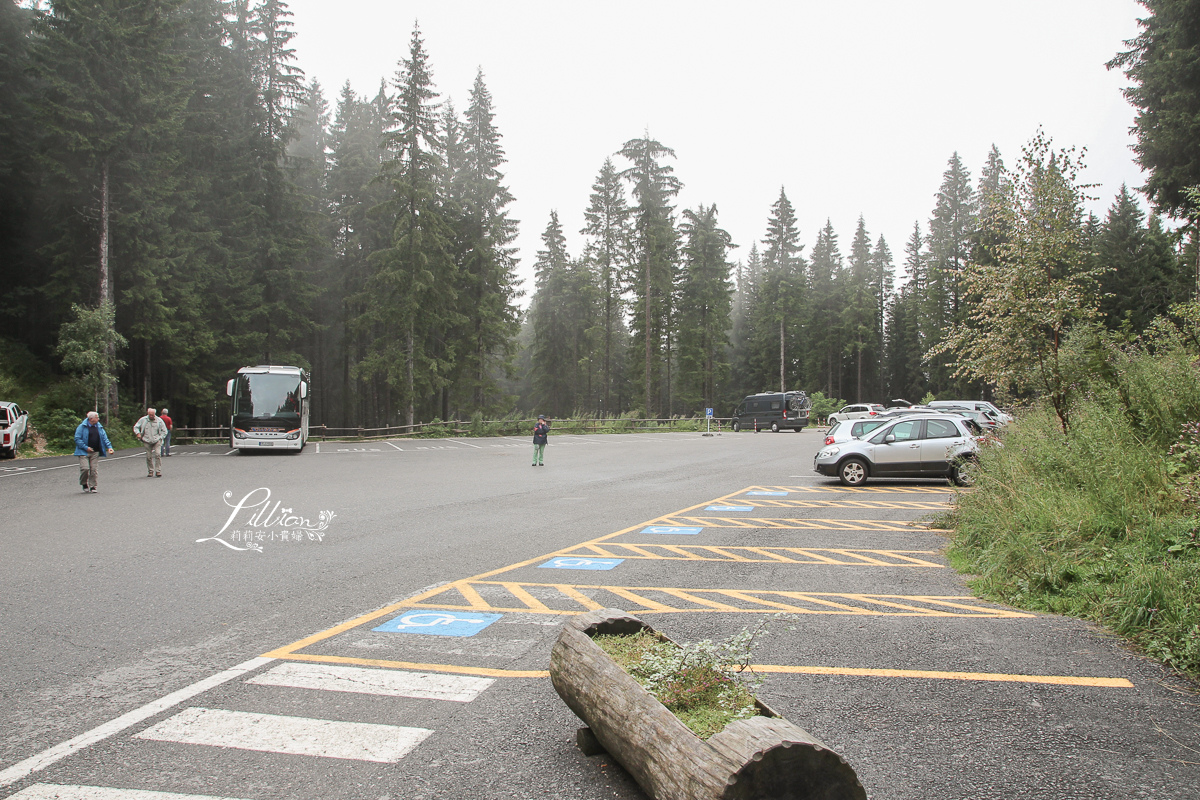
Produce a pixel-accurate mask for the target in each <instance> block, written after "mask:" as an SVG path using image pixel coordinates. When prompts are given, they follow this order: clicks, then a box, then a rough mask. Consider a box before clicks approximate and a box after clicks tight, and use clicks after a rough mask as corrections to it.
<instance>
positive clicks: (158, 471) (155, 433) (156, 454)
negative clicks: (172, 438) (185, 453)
mask: <svg viewBox="0 0 1200 800" xmlns="http://www.w3.org/2000/svg"><path fill="white" fill-rule="evenodd" d="M133 432H134V434H135V435H136V436H137V438H138V441H140V442H141V443H142V446H143V447H145V448H146V477H147V478H161V477H162V453H161V450H160V446H161V445H162V440H163V439H165V438H166V436H167V425H166V423H165V422H163V421H162V418H161V417H159V416H158V412H157V411H155V410H154V409H153V408H147V409H146V416H144V417H142V418H141V419H139V420H138V421H137V423H135V424H134V426H133Z"/></svg>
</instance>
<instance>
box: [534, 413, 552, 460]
mask: <svg viewBox="0 0 1200 800" xmlns="http://www.w3.org/2000/svg"><path fill="white" fill-rule="evenodd" d="M549 433H550V423H549V422H547V421H546V417H545V415H544V414H538V421H537V425H534V426H533V466H535V467H544V466H546V465H545V464H543V463H542V456H543V455H544V454H545V452H546V436H547V434H549Z"/></svg>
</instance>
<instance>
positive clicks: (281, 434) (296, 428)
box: [225, 366, 308, 452]
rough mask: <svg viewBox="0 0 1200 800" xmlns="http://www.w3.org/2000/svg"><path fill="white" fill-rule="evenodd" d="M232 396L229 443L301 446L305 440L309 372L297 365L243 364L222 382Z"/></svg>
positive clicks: (255, 447)
mask: <svg viewBox="0 0 1200 800" xmlns="http://www.w3.org/2000/svg"><path fill="white" fill-rule="evenodd" d="M225 393H226V394H228V395H229V396H230V397H232V398H233V404H232V406H233V408H232V412H233V416H232V420H231V422H230V424H231V427H232V430H231V432H230V434H229V446H230V447H232V448H234V449H241V450H264V449H266V448H271V449H273V450H295V451H297V452H299V451H300V450H303V449H304V445H305V443H306V442H308V375H307V374H306V373H305V372H304V370H302V369H300V367H276V366H258V367H242V368H241V369H239V370H238V374H237V377H236V378H231V379H230V380H229V382H228V383H227V384H226V385H225Z"/></svg>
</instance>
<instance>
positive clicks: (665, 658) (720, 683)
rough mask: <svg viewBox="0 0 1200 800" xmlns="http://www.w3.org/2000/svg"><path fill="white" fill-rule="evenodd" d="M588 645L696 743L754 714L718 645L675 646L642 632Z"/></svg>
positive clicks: (755, 710) (749, 699) (751, 699)
mask: <svg viewBox="0 0 1200 800" xmlns="http://www.w3.org/2000/svg"><path fill="white" fill-rule="evenodd" d="M592 641H594V642H595V643H596V644H597V646H599V647H600V649H601V650H603V651H604V652H605V653H608V655H609V656H610V657H611V658H612V659H613V661H615V662H616V663H617V664H618V665H619V666H620V667H621V668H622V669H624V670H625V671H626V672H628V673H629V674H630V676H631V677H633V679H634V680H636V681H637V682H638V683H640V684H641V685H642V686H643V687H644V688H645V689H646V691H648V692H650V694H652V695H654V697H655V698H657V699H658V701H659V702H660V703H662V704H663V705H664V706H666V707H667V709H668V710H669V711H671V713H673V714H674V715H675V716H676V717H678V718H679V721H680V722H682V723H683V724H684V725H686V726H687V727H688V729H689V730H690V731H691V732H692V733H694V734H696V735H697V736H699V737H700V738H701V739H707V738H709V737H710V736H712V735H713V734H715V733H718V732H719V731H720V730H721V729H722V728H724V727H725V726H726V725H727V724H729V723H730V722H733V721H734V720H738V719H749V718H750V717H753V716H757V714H758V708H757V706H755V703H754V695H753V694H752V693H751V692H750V689H749V688H747V687H746V685H745V684H743V683H742V682H741V681H740V680H738V679H737V678H736V677H735V676H734V675H731V674H730V673H729V672H728V670H727V668H726V666H725V662H724V660H723V659H720V653H721V650H722V648H721V646H720V645H713V644H712V643H711V642H697V643H693V644H690V645H686V646H683V647H680V646H679V645H677V644H675V643H673V642H664V641H662V640H661V639H659V638H658V637H657V636H655V635H654V634H652V633H650V632H648V631H645V630H643V631H639V632H638V633H636V634H633V635H632V636H596V637H594V638H593V639H592Z"/></svg>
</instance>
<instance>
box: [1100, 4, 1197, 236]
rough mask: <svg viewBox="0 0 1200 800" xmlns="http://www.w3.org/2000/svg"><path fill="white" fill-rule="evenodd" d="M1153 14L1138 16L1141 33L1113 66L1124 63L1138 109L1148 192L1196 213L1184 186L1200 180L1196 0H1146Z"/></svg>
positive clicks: (1164, 206) (1158, 201)
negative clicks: (1148, 174) (1197, 153)
mask: <svg viewBox="0 0 1200 800" xmlns="http://www.w3.org/2000/svg"><path fill="white" fill-rule="evenodd" d="M1141 4H1142V5H1143V6H1145V7H1146V9H1147V10H1148V11H1149V12H1150V13H1149V14H1148V15H1146V16H1145V17H1144V18H1142V19H1139V20H1138V24H1139V25H1140V26H1141V32H1140V33H1139V34H1138V36H1137V37H1136V38H1134V39H1131V40H1130V41H1127V42H1126V43H1125V44H1126V45H1127V46H1128V47H1129V48H1130V49H1129V50H1127V51H1125V52H1123V53H1119V54H1118V55H1117V56H1116V57H1114V58H1113V59H1112V60H1111V61H1110V62H1108V67H1109V69H1112V68H1114V67H1121V68H1123V69H1124V71H1125V74H1126V76H1127V77H1128V78H1129V80H1130V83H1131V85H1130V86H1129V87H1128V88H1127V89H1125V90H1124V92H1125V97H1126V98H1127V99H1128V100H1129V102H1130V103H1131V104H1132V105H1133V106H1134V108H1136V109H1138V115H1137V119H1136V120H1135V122H1134V131H1135V133H1136V135H1137V140H1138V143H1137V145H1136V146H1135V147H1134V152H1135V153H1137V159H1138V163H1139V164H1141V165H1142V167H1143V168H1145V169H1146V170H1147V171H1148V172H1149V173H1150V176H1149V179H1148V180H1147V181H1146V192H1147V194H1149V196H1150V198H1151V200H1152V201H1153V202H1154V204H1155V206H1157V207H1158V208H1159V209H1161V210H1163V211H1166V212H1168V213H1171V214H1176V213H1179V212H1182V214H1181V215H1186V216H1191V217H1193V218H1194V217H1195V215H1196V209H1195V207H1192V208H1191V209H1189V208H1188V205H1189V204H1188V202H1187V199H1186V197H1185V196H1184V190H1185V188H1186V187H1188V186H1194V185H1196V184H1200V159H1197V158H1196V148H1195V143H1196V142H1197V141H1198V140H1200V83H1198V82H1197V81H1196V79H1195V77H1196V74H1197V70H1200V32H1198V30H1197V26H1196V3H1195V0H1141Z"/></svg>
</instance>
